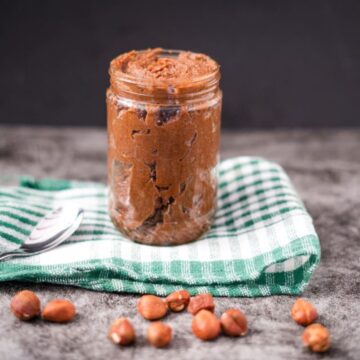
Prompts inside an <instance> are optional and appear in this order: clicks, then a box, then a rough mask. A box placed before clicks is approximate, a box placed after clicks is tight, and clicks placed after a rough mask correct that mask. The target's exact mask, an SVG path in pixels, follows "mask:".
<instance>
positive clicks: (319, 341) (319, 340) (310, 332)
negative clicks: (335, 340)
mask: <svg viewBox="0 0 360 360" xmlns="http://www.w3.org/2000/svg"><path fill="white" fill-rule="evenodd" d="M302 341H303V343H304V345H305V346H307V347H309V348H310V350H312V351H314V352H325V351H326V350H327V349H329V347H330V334H329V331H328V329H327V328H326V327H325V326H322V325H320V324H311V325H309V326H308V327H306V328H305V330H304V332H303V335H302Z"/></svg>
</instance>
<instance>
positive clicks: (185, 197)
mask: <svg viewBox="0 0 360 360" xmlns="http://www.w3.org/2000/svg"><path fill="white" fill-rule="evenodd" d="M109 72H110V88H109V89H108V91H107V114H108V141H109V146H108V172H109V186H110V195H109V211H110V216H111V219H112V221H113V222H114V224H115V225H116V226H117V227H118V228H119V230H120V231H122V232H123V233H125V234H126V235H127V236H129V237H130V238H131V239H132V240H135V241H138V242H141V243H145V244H156V245H170V244H182V243H185V242H189V241H192V240H195V239H197V238H198V237H199V236H201V234H202V233H203V232H204V231H206V230H207V229H208V228H209V226H210V225H211V220H212V217H213V214H214V212H215V206H216V189H217V180H216V165H217V161H218V149H219V137H220V119H221V91H220V89H219V79H220V73H219V66H218V64H217V63H216V62H215V61H214V60H212V59H211V58H209V57H208V56H206V55H203V54H197V53H192V52H185V51H171V50H162V49H149V50H144V51H131V52H128V53H126V54H122V55H120V56H118V57H117V58H115V59H114V60H113V61H112V62H111V64H110V70H109Z"/></svg>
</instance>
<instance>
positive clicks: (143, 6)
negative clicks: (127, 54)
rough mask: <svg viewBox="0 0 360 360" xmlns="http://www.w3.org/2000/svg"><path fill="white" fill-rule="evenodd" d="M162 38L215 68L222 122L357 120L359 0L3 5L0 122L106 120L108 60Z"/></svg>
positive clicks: (12, 1) (9, 0)
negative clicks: (207, 59) (205, 56)
mask: <svg viewBox="0 0 360 360" xmlns="http://www.w3.org/2000/svg"><path fill="white" fill-rule="evenodd" d="M155 46H162V47H166V48H180V49H188V50H193V51H199V52H204V53H207V54H209V55H211V56H212V57H214V58H215V59H216V60H218V61H219V63H220V64H221V65H222V74H223V81H222V88H223V90H224V112H223V125H224V127H225V128H244V127H246V128H273V127H289V128H292V127H321V126H328V127H337V126H357V125H360V101H359V100H360V97H359V95H360V2H359V1H250V0H249V1H235V0H234V1H231V0H226V1H220V0H219V1H209V0H207V1H200V0H198V1H195V0H191V1H190V0H181V1H171V0H167V1H156V0H151V1H150V0H148V1H141V2H140V1H134V0H128V1H119V0H117V1H109V0H107V1H100V0H98V1H90V0H77V1H70V0H67V1H64V0H63V1H59V0H53V1H44V0H38V1H19V0H1V2H0V49H1V50H0V51H1V53H0V79H1V80H0V123H8V124H20V123H22V124H31V125H33V124H41V125H80V126H88V125H97V126H105V102H104V94H105V88H106V86H107V83H108V74H107V68H108V64H109V61H110V60H111V59H112V58H114V57H115V56H116V55H117V54H119V53H122V52H124V51H128V50H131V49H141V48H147V47H155Z"/></svg>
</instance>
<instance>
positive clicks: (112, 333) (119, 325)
mask: <svg viewBox="0 0 360 360" xmlns="http://www.w3.org/2000/svg"><path fill="white" fill-rule="evenodd" d="M109 338H110V339H111V340H112V341H113V343H115V344H120V345H129V344H131V343H133V342H134V340H135V330H134V327H133V326H132V324H131V322H130V321H129V320H128V319H127V318H125V317H122V318H119V319H117V320H115V321H114V322H113V323H112V325H111V326H110V329H109Z"/></svg>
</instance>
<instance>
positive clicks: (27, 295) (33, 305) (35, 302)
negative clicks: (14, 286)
mask: <svg viewBox="0 0 360 360" xmlns="http://www.w3.org/2000/svg"><path fill="white" fill-rule="evenodd" d="M10 309H11V311H12V312H13V314H14V315H15V316H16V317H17V318H19V319H20V320H30V319H33V318H34V317H36V316H39V315H40V300H39V298H38V297H37V296H36V294H35V293H34V292H32V291H29V290H22V291H20V292H18V293H17V294H16V295H15V296H14V297H13V298H12V299H11V303H10Z"/></svg>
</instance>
